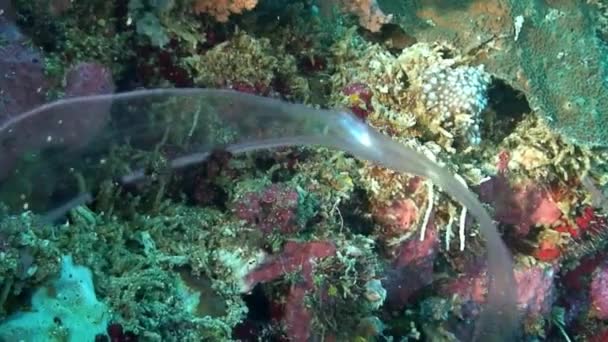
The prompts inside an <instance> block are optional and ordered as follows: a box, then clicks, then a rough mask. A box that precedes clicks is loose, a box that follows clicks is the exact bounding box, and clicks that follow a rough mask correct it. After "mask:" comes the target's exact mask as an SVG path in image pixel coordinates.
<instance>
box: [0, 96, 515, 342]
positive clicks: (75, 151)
mask: <svg viewBox="0 0 608 342" xmlns="http://www.w3.org/2000/svg"><path fill="white" fill-rule="evenodd" d="M124 144H128V145H130V146H132V147H134V148H135V149H136V150H148V151H153V150H159V149H164V150H166V151H165V155H170V156H171V160H170V162H169V167H171V168H173V169H177V168H181V167H185V166H188V165H191V164H194V163H198V162H200V161H202V160H204V159H205V158H206V157H207V156H208V154H209V153H210V152H211V151H212V150H214V149H217V148H225V149H227V150H229V151H231V152H233V153H239V152H244V151H252V150H260V149H267V148H273V147H281V146H294V145H319V146H325V147H329V148H334V149H338V150H343V151H347V152H349V153H351V154H352V155H354V156H356V157H357V158H360V159H365V160H369V161H371V162H374V163H377V164H380V165H383V166H385V167H388V168H391V169H394V170H396V171H401V172H408V173H412V174H416V175H419V176H423V177H427V178H429V179H431V180H432V181H433V183H434V184H435V185H437V186H439V187H441V188H442V189H443V190H444V191H446V192H447V193H449V194H450V195H451V196H453V197H454V198H455V199H456V200H458V201H459V202H460V203H462V204H463V205H464V206H466V207H467V209H468V211H469V212H470V213H471V215H473V216H474V217H475V218H476V219H477V220H478V222H479V224H480V227H481V232H482V234H483V236H484V238H485V239H486V241H487V249H488V277H489V293H488V300H487V303H486V306H485V309H484V311H483V313H482V319H481V324H479V325H478V327H477V331H476V338H477V339H478V340H482V341H507V340H511V339H512V337H513V334H514V331H515V329H516V325H517V322H518V313H517V307H516V299H515V298H516V297H515V293H514V291H515V290H514V286H513V284H514V283H515V281H514V276H513V265H512V260H511V256H510V254H509V252H508V250H507V248H506V247H505V245H504V244H503V242H502V240H501V238H500V235H499V233H498V231H497V229H496V227H495V226H494V224H493V222H492V220H491V218H490V217H489V216H488V214H487V212H486V211H485V210H484V208H483V206H482V205H481V203H480V202H479V201H478V200H477V199H476V197H475V195H474V194H473V193H471V192H470V190H468V189H467V188H466V187H464V186H463V185H462V184H461V183H460V182H459V181H457V180H456V179H455V178H454V177H453V176H452V175H450V174H449V173H448V172H447V171H445V170H444V169H442V168H441V167H439V166H438V165H437V164H435V163H433V162H432V161H430V160H429V159H427V158H426V157H424V156H423V155H421V154H419V153H418V152H416V151H414V150H412V149H410V148H408V147H406V146H404V145H402V144H399V143H397V142H395V141H393V140H391V139H389V138H388V137H386V136H383V135H381V134H380V133H378V132H376V131H375V130H373V129H372V128H371V127H369V126H368V125H366V124H364V123H363V122H361V121H360V120H358V119H356V118H355V117H353V116H352V115H350V114H348V113H344V112H340V111H332V110H318V109H314V108H310V107H307V106H304V105H299V104H289V103H286V102H282V101H278V100H273V99H268V98H262V97H257V96H253V95H248V94H243V93H237V92H233V91H226V90H211V89H156V90H141V91H135V92H129V93H122V94H116V95H102V96H92V97H84V98H73V99H66V100H61V101H58V102H55V103H52V104H49V105H45V106H43V107H40V108H38V109H35V110H33V111H30V112H27V113H24V114H21V115H19V116H17V117H14V118H12V119H10V120H8V121H6V122H4V123H0V202H5V203H8V204H12V205H13V206H15V207H17V208H30V209H31V208H34V209H38V210H48V209H51V208H53V207H59V206H60V205H59V204H58V202H59V201H60V200H61V199H65V201H66V203H68V204H69V203H70V202H69V200H70V199H73V198H78V196H81V197H80V198H84V197H82V193H84V192H86V191H88V190H89V189H94V188H95V186H96V185H98V184H96V183H95V182H97V181H100V180H102V179H104V178H106V179H107V177H118V178H119V179H120V180H121V181H122V182H123V183H130V182H135V181H138V180H139V179H141V178H143V177H145V173H144V172H143V171H142V168H144V167H145V165H142V161H141V160H140V159H139V158H138V156H137V155H122V156H121V158H122V160H121V161H122V164H123V166H124V167H123V168H122V169H120V170H111V172H110V173H111V174H107V172H108V170H107V169H106V168H105V166H106V165H107V163H105V162H104V161H106V160H107V159H108V158H112V147H113V146H114V147H115V146H120V145H124ZM104 172H106V173H104ZM116 172H119V173H120V174H114V173H116ZM41 183H42V184H41ZM43 185H44V186H43ZM85 197H86V196H85ZM63 206H65V204H63ZM53 215H57V213H56V212H53Z"/></svg>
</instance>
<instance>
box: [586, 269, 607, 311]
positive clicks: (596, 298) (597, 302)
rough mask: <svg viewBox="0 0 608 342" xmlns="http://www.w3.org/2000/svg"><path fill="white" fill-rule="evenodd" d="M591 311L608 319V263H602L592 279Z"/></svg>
mask: <svg viewBox="0 0 608 342" xmlns="http://www.w3.org/2000/svg"><path fill="white" fill-rule="evenodd" d="M590 297H591V311H592V315H593V316H595V317H597V318H599V319H608V264H606V263H604V264H602V265H600V266H599V267H598V268H597V269H596V270H595V272H594V273H593V278H592V280H591V296H590Z"/></svg>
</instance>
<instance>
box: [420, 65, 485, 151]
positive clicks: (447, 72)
mask: <svg viewBox="0 0 608 342" xmlns="http://www.w3.org/2000/svg"><path fill="white" fill-rule="evenodd" d="M490 80H491V79H490V75H489V74H488V73H486V72H485V71H484V68H483V66H477V67H470V66H458V67H452V66H448V65H444V64H440V63H438V64H434V65H431V66H430V67H429V68H427V69H426V70H425V71H424V72H422V73H421V75H420V84H421V88H422V89H421V90H422V91H421V92H420V98H421V100H422V101H423V103H424V105H425V107H426V110H427V113H429V114H432V115H433V116H434V120H433V121H436V122H437V121H439V122H438V123H440V125H441V126H442V127H443V128H444V129H446V130H448V131H450V132H451V133H452V134H453V135H454V136H463V137H464V138H465V139H466V140H467V142H469V143H470V144H474V145H477V144H479V143H480V142H481V136H480V133H479V125H480V122H481V113H482V112H483V110H484V109H485V107H486V106H487V104H488V96H487V90H488V85H489V84H490Z"/></svg>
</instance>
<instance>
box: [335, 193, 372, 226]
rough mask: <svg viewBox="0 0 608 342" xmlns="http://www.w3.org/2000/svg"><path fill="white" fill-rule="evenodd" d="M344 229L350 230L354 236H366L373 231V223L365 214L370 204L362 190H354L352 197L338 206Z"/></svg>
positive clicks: (368, 210)
mask: <svg viewBox="0 0 608 342" xmlns="http://www.w3.org/2000/svg"><path fill="white" fill-rule="evenodd" d="M339 208H340V213H341V214H342V219H343V220H344V227H348V228H350V230H351V231H352V232H353V233H355V234H362V235H365V236H368V235H370V234H372V232H373V230H374V223H373V221H372V219H371V218H370V217H369V216H366V215H365V213H369V212H370V203H369V200H368V198H367V194H366V193H365V191H364V190H363V189H355V191H354V192H353V195H352V196H351V197H350V199H349V200H348V201H346V202H343V203H342V205H340V206H339Z"/></svg>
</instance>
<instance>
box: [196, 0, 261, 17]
mask: <svg viewBox="0 0 608 342" xmlns="http://www.w3.org/2000/svg"><path fill="white" fill-rule="evenodd" d="M257 3H258V1H257V0H195V1H194V3H193V4H192V6H193V7H192V9H193V10H194V12H195V13H206V14H209V15H211V16H212V17H214V18H215V19H216V20H217V21H219V22H226V21H228V17H229V16H230V15H231V14H240V13H243V11H245V10H252V9H254V8H255V6H256V5H257Z"/></svg>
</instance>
